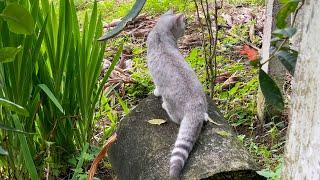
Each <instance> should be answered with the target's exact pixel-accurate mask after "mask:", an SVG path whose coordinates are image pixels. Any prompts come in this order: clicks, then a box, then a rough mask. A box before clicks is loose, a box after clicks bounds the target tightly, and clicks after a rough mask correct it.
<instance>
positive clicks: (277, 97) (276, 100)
mask: <svg viewBox="0 0 320 180" xmlns="http://www.w3.org/2000/svg"><path fill="white" fill-rule="evenodd" d="M259 82H260V88H261V91H262V93H263V95H264V98H265V100H266V103H268V104H269V105H271V106H273V107H275V108H276V109H277V110H279V111H282V110H283V108H284V103H283V98H282V94H281V92H280V90H279V88H278V86H277V85H276V83H275V82H274V81H273V80H272V79H271V78H270V77H269V75H268V74H267V73H265V72H264V71H263V70H262V69H260V71H259Z"/></svg>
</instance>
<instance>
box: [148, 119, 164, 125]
mask: <svg viewBox="0 0 320 180" xmlns="http://www.w3.org/2000/svg"><path fill="white" fill-rule="evenodd" d="M166 122H167V121H166V120H164V119H151V120H149V121H148V123H150V124H154V125H161V124H163V123H166Z"/></svg>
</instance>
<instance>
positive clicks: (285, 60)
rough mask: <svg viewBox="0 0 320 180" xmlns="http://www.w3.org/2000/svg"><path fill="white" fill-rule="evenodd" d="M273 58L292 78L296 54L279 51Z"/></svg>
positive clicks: (292, 51) (291, 51)
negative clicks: (277, 60) (275, 58)
mask: <svg viewBox="0 0 320 180" xmlns="http://www.w3.org/2000/svg"><path fill="white" fill-rule="evenodd" d="M275 56H276V57H277V58H278V59H279V60H280V62H281V63H282V64H283V65H284V67H285V68H286V69H287V70H288V71H289V73H290V74H291V75H292V76H293V75H294V70H295V68H296V63H297V57H298V52H297V51H294V50H280V51H278V52H276V53H275Z"/></svg>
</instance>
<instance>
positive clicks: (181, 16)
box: [176, 13, 186, 24]
mask: <svg viewBox="0 0 320 180" xmlns="http://www.w3.org/2000/svg"><path fill="white" fill-rule="evenodd" d="M185 20H186V17H185V16H184V14H182V13H179V14H177V15H176V22H177V23H178V24H185Z"/></svg>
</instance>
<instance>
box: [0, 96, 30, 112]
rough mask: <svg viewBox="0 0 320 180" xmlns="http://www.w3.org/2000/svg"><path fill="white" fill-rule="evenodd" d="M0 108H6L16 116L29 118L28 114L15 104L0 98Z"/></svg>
mask: <svg viewBox="0 0 320 180" xmlns="http://www.w3.org/2000/svg"><path fill="white" fill-rule="evenodd" d="M0 106H3V107H5V108H7V109H8V110H10V111H14V112H16V113H17V114H20V115H23V116H29V112H28V111H27V110H26V109H25V108H24V107H22V106H20V105H18V104H15V103H13V102H11V101H8V100H6V99H2V98H0Z"/></svg>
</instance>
